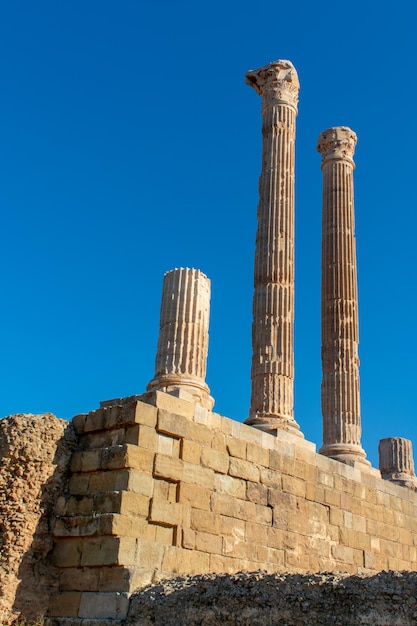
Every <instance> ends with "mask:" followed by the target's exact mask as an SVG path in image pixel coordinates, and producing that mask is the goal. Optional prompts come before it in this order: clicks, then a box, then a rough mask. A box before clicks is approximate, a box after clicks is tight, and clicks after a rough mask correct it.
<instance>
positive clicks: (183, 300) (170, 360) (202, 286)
mask: <svg viewBox="0 0 417 626" xmlns="http://www.w3.org/2000/svg"><path fill="white" fill-rule="evenodd" d="M209 316H210V280H209V279H208V278H207V276H206V275H205V274H203V273H202V272H200V270H195V269H188V268H178V269H173V270H171V271H170V272H167V273H166V274H165V276H164V285H163V290H162V302H161V315H160V330H159V339H158V351H157V355H156V363H155V377H154V378H153V380H152V381H151V382H150V383H149V385H148V387H147V389H148V391H157V390H159V391H165V392H167V393H171V394H173V395H176V396H178V397H180V398H183V399H185V400H191V401H195V402H197V403H199V404H201V406H203V407H204V408H207V409H211V408H212V407H213V404H214V400H213V398H211V397H210V390H209V388H208V386H207V384H206V382H205V378H206V368H207V353H208V328H209Z"/></svg>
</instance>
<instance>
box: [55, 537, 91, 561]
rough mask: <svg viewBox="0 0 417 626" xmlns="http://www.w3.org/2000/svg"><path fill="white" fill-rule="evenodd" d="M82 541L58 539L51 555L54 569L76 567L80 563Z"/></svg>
mask: <svg viewBox="0 0 417 626" xmlns="http://www.w3.org/2000/svg"><path fill="white" fill-rule="evenodd" d="M82 550H83V540H81V539H76V538H74V539H72V538H71V539H60V540H59V541H57V542H56V543H55V546H54V549H53V551H52V554H51V564H52V565H55V566H56V567H78V566H79V565H80V563H81V555H82Z"/></svg>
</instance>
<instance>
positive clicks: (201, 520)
mask: <svg viewBox="0 0 417 626" xmlns="http://www.w3.org/2000/svg"><path fill="white" fill-rule="evenodd" d="M190 522H191V528H192V530H197V531H202V532H207V533H213V534H218V532H219V523H220V518H219V516H218V515H217V514H216V513H211V512H209V511H201V510H200V509H191V520H190Z"/></svg>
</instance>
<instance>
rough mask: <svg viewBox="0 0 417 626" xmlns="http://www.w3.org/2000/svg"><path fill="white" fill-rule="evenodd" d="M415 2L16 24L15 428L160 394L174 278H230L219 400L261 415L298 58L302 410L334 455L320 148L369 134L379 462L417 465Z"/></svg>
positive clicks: (10, 187)
mask: <svg viewBox="0 0 417 626" xmlns="http://www.w3.org/2000/svg"><path fill="white" fill-rule="evenodd" d="M415 23H416V15H415V8H414V3H412V2H411V0H409V1H404V0H399V1H398V2H396V3H395V4H392V3H388V2H385V3H384V2H382V3H381V2H373V1H371V2H368V1H365V2H363V1H361V2H359V1H358V0H353V1H352V2H349V3H342V2H340V3H338V2H334V0H333V1H332V2H329V1H327V0H326V1H324V2H311V1H300V0H298V1H297V0H293V1H292V2H286V3H280V2H276V1H275V0H274V1H270V0H265V1H262V0H258V2H249V1H248V0H239V1H237V0H222V1H221V2H220V1H219V0H211V1H210V2H204V1H201V2H195V0H193V1H191V0H178V1H177V2H172V1H171V0H169V1H168V0H137V1H133V0H120V1H119V2H115V1H112V2H110V1H109V0H100V1H98V0H83V1H81V0H73V1H71V2H70V1H65V0H59V2H57V1H56V0H50V1H45V0H37V1H36V2H33V1H32V0H31V1H29V0H13V1H12V2H3V3H2V7H1V9H0V85H1V100H0V107H1V122H0V206H1V213H2V224H3V228H2V232H3V236H2V243H1V247H0V255H1V293H2V306H1V309H0V342H1V343H0V345H1V381H2V389H1V400H0V415H3V416H4V415H8V414H11V413H17V412H34V413H36V412H44V411H51V412H53V413H55V414H56V415H58V416H59V417H65V418H67V419H70V418H71V417H72V416H73V415H75V414H76V413H79V412H87V411H89V410H91V409H94V408H96V407H97V406H98V403H99V401H100V400H104V399H107V398H112V397H118V396H124V395H130V394H133V393H142V392H143V391H145V387H146V384H147V383H148V382H149V380H150V379H151V378H152V377H153V374H154V359H155V351H156V343H157V337H158V325H159V306H160V297H161V286H162V278H163V274H164V272H165V271H167V270H169V269H172V268H173V267H179V266H188V267H196V268H199V269H201V270H202V271H203V272H205V273H206V274H207V275H208V276H209V277H210V278H211V280H212V315H211V327H210V351H209V363H208V377H207V381H208V384H209V386H210V388H211V391H212V395H213V396H214V398H215V400H216V404H215V410H217V411H218V412H220V413H221V414H223V415H226V416H229V417H232V418H234V419H237V420H244V419H245V418H246V417H247V414H248V407H249V399H250V359H251V306H252V291H253V287H252V285H253V257H254V240H255V231H256V206H257V202H258V190H257V184H258V176H259V173H260V163H261V126H260V124H261V116H260V104H261V101H260V98H259V96H257V95H256V93H255V92H254V91H253V90H252V89H250V88H249V87H247V86H246V85H245V82H244V74H245V72H246V71H247V70H249V69H254V68H257V67H259V66H260V65H264V64H266V63H268V62H270V61H272V60H275V59H278V58H283V59H290V60H291V61H292V62H293V63H294V65H295V66H296V68H297V70H298V74H299V78H300V83H301V91H300V103H299V115H298V118H297V142H296V331H295V333H296V335H295V365H296V386H295V391H296V401H295V412H296V413H295V415H296V419H297V421H298V423H299V424H300V426H301V430H302V431H303V432H304V434H305V436H306V438H307V439H309V440H311V441H314V442H315V443H316V444H317V446H318V447H320V445H321V439H322V435H321V432H322V428H321V410H320V380H321V362H320V256H321V183H322V179H321V171H320V155H319V154H318V153H317V152H316V144H317V137H318V135H319V134H320V132H321V131H322V130H324V129H326V128H328V127H330V126H333V125H347V126H350V127H351V128H352V129H353V130H355V131H356V133H357V134H358V145H357V149H356V157H355V160H356V164H357V168H356V170H355V192H356V194H355V200H356V235H357V249H358V268H359V276H358V280H359V297H360V301H359V311H360V338H361V343H360V347H359V350H360V358H361V370H360V372H361V391H362V393H361V397H362V426H363V439H362V443H363V446H364V448H365V450H366V452H367V454H368V457H369V458H370V460H371V461H372V463H373V464H374V465H377V463H378V460H377V445H378V440H379V439H380V438H382V437H388V436H404V437H408V438H410V439H412V440H413V442H414V445H415V446H417V436H416V435H417V423H416V417H417V408H416V401H415V395H414V394H415V379H416V373H417V372H416V369H417V368H416V354H417V330H416V317H417V316H416V313H417V311H416V308H417V307H416V287H415V274H416V266H417V263H416V244H415V239H416V235H415V232H416V226H417V224H416V204H417V203H416V195H417V192H416V185H415V178H416V174H415V165H416V156H415V146H416V145H417V137H416V134H417V126H416V124H415V97H416V93H415V68H416V61H417V53H416V29H415Z"/></svg>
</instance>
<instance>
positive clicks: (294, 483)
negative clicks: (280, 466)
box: [282, 474, 306, 498]
mask: <svg viewBox="0 0 417 626" xmlns="http://www.w3.org/2000/svg"><path fill="white" fill-rule="evenodd" d="M282 489H283V491H284V492H287V493H290V494H293V495H294V496H299V497H301V498H305V495H306V483H305V481H304V480H301V479H300V478H294V477H293V476H288V475H286V474H283V475H282Z"/></svg>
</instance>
